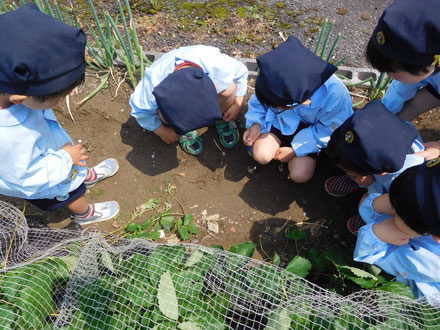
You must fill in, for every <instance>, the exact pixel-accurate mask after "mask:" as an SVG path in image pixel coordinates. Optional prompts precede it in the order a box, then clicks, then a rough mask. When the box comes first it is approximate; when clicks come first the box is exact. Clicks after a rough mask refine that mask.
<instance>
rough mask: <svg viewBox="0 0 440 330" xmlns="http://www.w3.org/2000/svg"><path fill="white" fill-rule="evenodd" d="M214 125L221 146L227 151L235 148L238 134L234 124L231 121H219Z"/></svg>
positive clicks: (238, 137)
mask: <svg viewBox="0 0 440 330" xmlns="http://www.w3.org/2000/svg"><path fill="white" fill-rule="evenodd" d="M214 124H215V128H216V129H217V133H218V137H219V140H220V143H221V144H222V146H223V147H225V148H228V149H230V148H233V147H235V146H236V145H237V143H238V140H239V139H240V133H239V132H238V129H237V125H235V122H234V121H233V120H231V121H228V122H226V121H224V120H223V119H219V120H216V121H215V123H214Z"/></svg>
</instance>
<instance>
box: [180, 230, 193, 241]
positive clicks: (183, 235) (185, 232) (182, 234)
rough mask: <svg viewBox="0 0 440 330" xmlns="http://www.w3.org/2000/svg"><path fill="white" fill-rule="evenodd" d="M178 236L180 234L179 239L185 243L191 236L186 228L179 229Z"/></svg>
mask: <svg viewBox="0 0 440 330" xmlns="http://www.w3.org/2000/svg"><path fill="white" fill-rule="evenodd" d="M179 234H180V237H181V238H182V240H184V241H187V240H189V239H190V238H191V236H190V235H189V231H188V229H187V228H186V227H180V228H179Z"/></svg>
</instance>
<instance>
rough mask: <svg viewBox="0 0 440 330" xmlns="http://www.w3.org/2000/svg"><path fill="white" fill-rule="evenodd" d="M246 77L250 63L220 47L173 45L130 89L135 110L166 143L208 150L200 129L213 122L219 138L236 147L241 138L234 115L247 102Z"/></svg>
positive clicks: (139, 119)
mask: <svg viewBox="0 0 440 330" xmlns="http://www.w3.org/2000/svg"><path fill="white" fill-rule="evenodd" d="M247 77H248V70H247V68H246V66H245V65H244V64H243V63H241V62H240V61H238V60H236V59H233V58H232V57H229V56H227V55H224V54H222V53H220V50H219V49H218V48H215V47H210V46H202V45H197V46H190V47H181V48H178V49H174V50H172V51H170V52H168V53H167V54H165V55H163V56H161V57H160V58H159V59H158V60H157V61H155V62H154V63H153V64H152V65H151V66H150V67H148V68H147V69H146V70H145V76H144V78H143V79H142V81H141V82H140V83H139V84H138V85H137V86H136V89H135V91H134V93H133V94H132V95H131V99H130V105H131V107H132V111H131V115H132V116H133V117H134V118H136V120H137V122H138V123H139V125H141V126H142V127H143V128H145V129H146V130H149V131H152V132H154V133H155V134H156V135H158V136H159V137H160V138H161V139H162V140H163V141H164V142H165V143H173V142H176V141H177V140H179V143H180V146H181V147H182V149H183V150H184V151H186V152H187V153H189V154H192V155H198V154H200V153H201V152H202V151H203V141H202V139H201V138H200V137H199V136H198V135H197V131H196V129H198V128H201V127H205V126H208V125H212V124H215V127H216V129H217V132H218V134H219V139H220V143H221V144H222V145H223V146H224V147H225V148H233V147H234V146H235V145H236V144H237V142H238V140H239V132H238V129H237V127H236V125H235V123H234V120H236V119H237V118H238V116H239V115H240V111H241V109H242V107H243V104H244V97H245V95H246V92H247Z"/></svg>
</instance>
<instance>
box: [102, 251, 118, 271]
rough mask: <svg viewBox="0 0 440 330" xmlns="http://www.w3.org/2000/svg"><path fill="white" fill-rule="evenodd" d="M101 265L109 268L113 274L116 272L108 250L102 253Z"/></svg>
mask: <svg viewBox="0 0 440 330" xmlns="http://www.w3.org/2000/svg"><path fill="white" fill-rule="evenodd" d="M101 263H102V265H103V266H104V267H107V268H108V269H109V270H110V271H111V272H112V273H114V272H115V269H114V267H113V262H112V257H110V253H108V252H107V251H106V250H103V251H102V252H101Z"/></svg>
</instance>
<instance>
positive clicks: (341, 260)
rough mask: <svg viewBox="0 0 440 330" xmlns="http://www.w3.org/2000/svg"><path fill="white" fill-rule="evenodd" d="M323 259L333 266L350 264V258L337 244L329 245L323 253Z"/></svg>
mask: <svg viewBox="0 0 440 330" xmlns="http://www.w3.org/2000/svg"><path fill="white" fill-rule="evenodd" d="M325 257H326V258H327V259H328V260H330V261H331V262H332V263H333V264H334V265H336V266H337V265H348V264H350V263H351V262H352V259H353V258H352V257H351V256H350V255H349V254H348V253H347V252H346V251H345V250H343V249H342V248H341V247H340V246H339V245H338V244H331V245H330V246H329V248H328V249H327V252H326V253H325Z"/></svg>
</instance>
